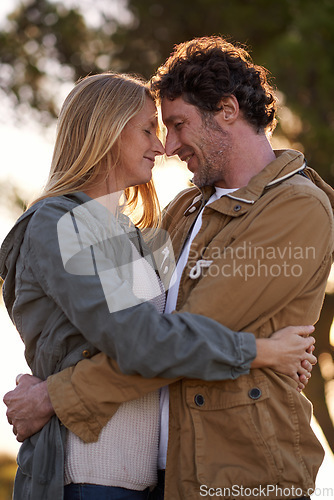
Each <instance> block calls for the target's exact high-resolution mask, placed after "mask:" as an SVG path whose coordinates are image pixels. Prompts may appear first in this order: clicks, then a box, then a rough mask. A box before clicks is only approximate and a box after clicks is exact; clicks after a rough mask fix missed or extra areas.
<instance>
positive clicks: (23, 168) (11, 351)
mask: <svg viewBox="0 0 334 500" xmlns="http://www.w3.org/2000/svg"><path fill="white" fill-rule="evenodd" d="M96 1H99V2H100V1H102V0H80V2H79V0H64V3H65V4H66V5H78V4H80V5H81V7H82V6H86V12H89V17H90V20H91V22H93V23H94V22H95V21H96V22H97V19H96V17H95V18H94V15H93V6H94V4H96ZM16 3H17V2H16V1H13V0H1V1H0V26H1V25H3V23H4V18H5V15H6V14H7V13H9V12H10V11H11V10H12V9H13V6H15V4H16ZM106 3H107V4H108V6H109V8H114V9H115V8H117V1H116V0H113V1H111V2H105V4H106ZM0 109H1V110H2V112H1V117H0V147H1V163H0V184H3V183H8V184H14V185H17V186H18V188H19V189H20V192H21V193H22V194H23V196H25V197H26V198H27V199H32V198H33V197H34V196H35V195H36V194H38V192H39V191H40V189H41V188H42V186H43V184H44V183H45V180H46V178H47V174H48V170H49V167H50V162H51V157H52V148H53V139H54V132H55V131H54V129H53V130H52V129H51V130H50V131H48V134H47V136H42V134H41V132H40V130H39V129H38V127H36V126H34V124H29V125H25V126H18V125H13V124H12V123H11V110H6V105H5V103H3V102H0ZM4 111H5V112H4ZM5 120H6V121H5ZM154 177H155V180H156V182H157V190H158V195H159V197H160V201H161V204H162V205H165V204H166V203H167V202H168V201H169V200H170V199H171V198H172V197H173V196H174V195H175V194H176V193H177V192H178V191H179V190H180V189H182V188H183V187H184V186H186V182H187V179H189V178H190V174H189V173H187V172H186V171H185V169H182V168H180V165H179V164H176V163H174V162H170V163H169V164H168V166H162V167H160V168H159V169H158V170H157V172H156V173H155V175H154ZM18 215H19V213H15V212H13V211H12V209H9V208H8V206H6V204H5V203H4V202H3V201H2V202H1V203H0V243H1V242H2V241H3V239H4V237H5V236H6V234H7V232H8V231H9V230H10V228H11V227H12V225H13V223H14V222H15V220H16V218H17V216H18ZM0 331H1V335H2V341H3V346H5V355H4V356H3V359H2V361H1V363H0V396H1V398H0V401H1V402H0V453H4V452H5V453H10V454H16V453H17V451H18V448H19V443H17V441H16V439H15V437H14V435H13V433H12V429H11V426H9V424H8V423H7V419H6V416H5V411H6V407H5V405H4V404H3V403H2V397H3V395H4V394H5V393H6V392H7V391H9V390H11V389H12V388H13V387H14V385H15V378H16V375H17V374H18V373H28V372H29V368H28V366H27V365H26V362H25V360H24V347H23V343H22V341H21V339H20V337H19V335H18V333H17V332H16V330H15V328H14V327H13V325H12V324H11V322H10V319H9V317H8V315H7V312H6V310H5V308H4V307H3V306H2V305H1V306H0ZM312 425H313V428H314V430H315V432H316V434H317V436H318V437H319V439H320V440H321V442H322V444H323V446H324V447H325V451H326V457H325V461H324V463H323V465H322V467H321V469H320V472H319V474H318V480H317V488H318V490H317V491H316V495H313V499H327V500H328V499H329V498H332V497H334V482H333V472H334V457H333V455H332V453H331V452H330V450H329V448H328V446H327V444H326V443H325V441H324V438H323V436H322V433H321V430H320V429H319V427H318V426H317V424H316V422H314V421H313V422H312ZM326 488H333V492H332V495H327V494H326V491H325V489H326Z"/></svg>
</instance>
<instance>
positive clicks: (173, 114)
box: [161, 97, 195, 125]
mask: <svg viewBox="0 0 334 500" xmlns="http://www.w3.org/2000/svg"><path fill="white" fill-rule="evenodd" d="M194 107H195V106H193V105H192V104H189V103H187V102H186V101H185V100H184V99H183V98H182V97H176V98H175V99H173V100H171V99H167V98H166V97H164V98H163V99H162V101H161V114H162V119H163V122H164V123H165V125H168V123H173V122H174V121H175V120H177V119H179V118H180V117H182V116H184V115H185V114H187V112H189V111H190V110H191V109H192V108H194Z"/></svg>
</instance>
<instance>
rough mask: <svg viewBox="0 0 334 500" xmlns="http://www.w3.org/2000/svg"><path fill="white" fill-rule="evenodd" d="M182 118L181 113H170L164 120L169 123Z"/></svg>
mask: <svg viewBox="0 0 334 500" xmlns="http://www.w3.org/2000/svg"><path fill="white" fill-rule="evenodd" d="M180 119H181V116H180V115H170V116H168V117H167V118H166V119H165V120H163V122H164V124H165V125H169V124H172V123H174V122H175V121H178V120H180Z"/></svg>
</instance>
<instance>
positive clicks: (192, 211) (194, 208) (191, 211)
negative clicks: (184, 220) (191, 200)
mask: <svg viewBox="0 0 334 500" xmlns="http://www.w3.org/2000/svg"><path fill="white" fill-rule="evenodd" d="M195 210H197V207H196V206H192V207H190V208H189V210H188V212H189V213H190V214H192V213H194V212H195Z"/></svg>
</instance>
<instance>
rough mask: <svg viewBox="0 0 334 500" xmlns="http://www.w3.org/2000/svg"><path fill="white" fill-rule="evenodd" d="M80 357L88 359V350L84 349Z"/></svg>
mask: <svg viewBox="0 0 334 500" xmlns="http://www.w3.org/2000/svg"><path fill="white" fill-rule="evenodd" d="M82 355H83V357H84V358H89V356H90V351H88V349H85V350H84V351H82Z"/></svg>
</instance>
